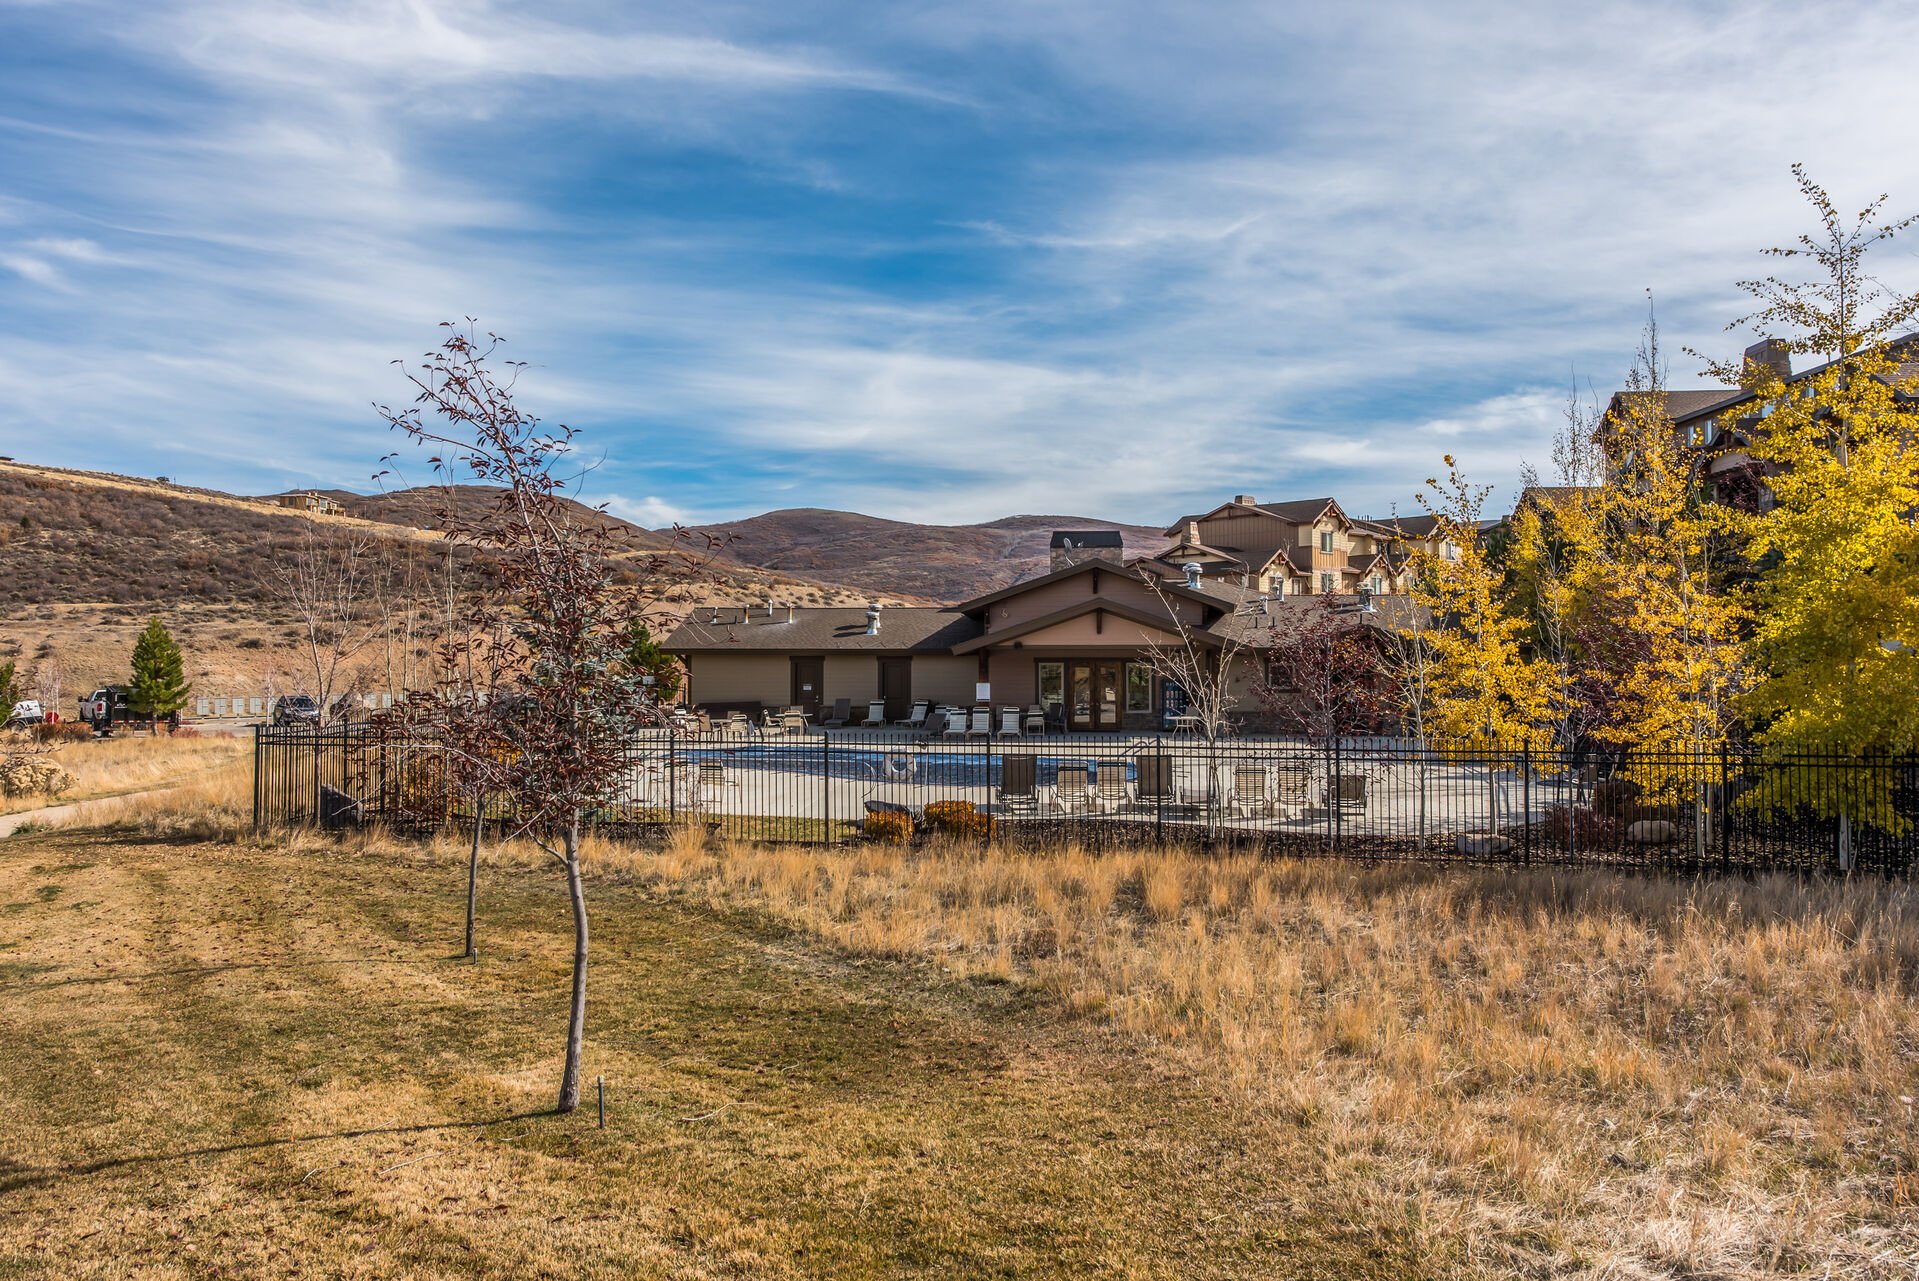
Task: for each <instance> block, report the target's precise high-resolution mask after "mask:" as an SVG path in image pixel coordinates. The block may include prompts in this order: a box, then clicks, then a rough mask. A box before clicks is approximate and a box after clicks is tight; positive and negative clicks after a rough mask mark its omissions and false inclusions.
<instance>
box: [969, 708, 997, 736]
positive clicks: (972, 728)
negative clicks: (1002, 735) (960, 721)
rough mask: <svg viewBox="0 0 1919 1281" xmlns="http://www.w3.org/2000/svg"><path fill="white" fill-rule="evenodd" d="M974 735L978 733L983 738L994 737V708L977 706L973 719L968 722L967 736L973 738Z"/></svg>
mask: <svg viewBox="0 0 1919 1281" xmlns="http://www.w3.org/2000/svg"><path fill="white" fill-rule="evenodd" d="M974 735H978V736H979V737H981V738H991V737H993V709H992V708H990V707H975V708H974V709H973V716H972V719H971V720H969V721H967V723H966V737H968V738H972V737H973V736H974Z"/></svg>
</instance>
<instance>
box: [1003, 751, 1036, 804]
mask: <svg viewBox="0 0 1919 1281" xmlns="http://www.w3.org/2000/svg"><path fill="white" fill-rule="evenodd" d="M999 803H1000V804H1001V805H1003V806H1005V807H1006V809H1007V810H1008V811H1009V812H1021V813H1029V814H1030V813H1032V812H1034V811H1035V810H1037V809H1039V762H1038V761H1037V760H1036V759H1034V758H1033V757H1031V756H1008V757H1005V758H1004V759H1003V760H1001V761H1000V768H999Z"/></svg>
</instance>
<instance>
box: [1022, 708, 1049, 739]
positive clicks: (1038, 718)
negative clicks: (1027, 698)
mask: <svg viewBox="0 0 1919 1281" xmlns="http://www.w3.org/2000/svg"><path fill="white" fill-rule="evenodd" d="M1025 728H1026V732H1027V733H1028V734H1044V733H1045V732H1046V709H1045V708H1044V707H1041V706H1040V705H1039V704H1038V703H1035V704H1033V705H1032V706H1031V707H1029V708H1027V709H1026V726H1025Z"/></svg>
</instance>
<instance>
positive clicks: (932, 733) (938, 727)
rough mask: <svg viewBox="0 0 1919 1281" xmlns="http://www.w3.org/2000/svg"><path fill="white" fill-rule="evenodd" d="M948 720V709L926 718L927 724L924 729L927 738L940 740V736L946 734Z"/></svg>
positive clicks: (941, 709) (942, 709)
mask: <svg viewBox="0 0 1919 1281" xmlns="http://www.w3.org/2000/svg"><path fill="white" fill-rule="evenodd" d="M946 720H947V717H946V709H945V708H943V707H942V708H940V710H939V711H937V712H934V713H933V714H932V715H930V716H928V717H927V718H926V724H925V726H924V727H923V728H924V729H925V730H926V737H928V738H938V737H939V736H940V735H942V734H944V733H946Z"/></svg>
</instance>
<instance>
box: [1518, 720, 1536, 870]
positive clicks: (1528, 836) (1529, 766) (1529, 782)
mask: <svg viewBox="0 0 1919 1281" xmlns="http://www.w3.org/2000/svg"><path fill="white" fill-rule="evenodd" d="M1519 808H1520V810H1521V812H1522V813H1524V814H1525V820H1524V827H1523V829H1522V830H1523V831H1524V833H1525V835H1524V837H1523V838H1522V839H1523V840H1524V841H1525V848H1526V863H1527V866H1531V865H1532V861H1533V745H1532V742H1531V740H1527V741H1526V742H1524V743H1521V744H1520V747H1519Z"/></svg>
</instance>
